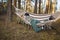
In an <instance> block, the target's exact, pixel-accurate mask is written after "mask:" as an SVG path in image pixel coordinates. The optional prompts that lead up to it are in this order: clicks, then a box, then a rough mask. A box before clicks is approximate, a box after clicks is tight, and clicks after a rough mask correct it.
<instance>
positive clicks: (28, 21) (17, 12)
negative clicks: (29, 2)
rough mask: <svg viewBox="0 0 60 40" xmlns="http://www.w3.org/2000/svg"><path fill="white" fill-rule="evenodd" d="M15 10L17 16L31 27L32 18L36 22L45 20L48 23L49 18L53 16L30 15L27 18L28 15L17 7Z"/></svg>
mask: <svg viewBox="0 0 60 40" xmlns="http://www.w3.org/2000/svg"><path fill="white" fill-rule="evenodd" d="M15 10H16V12H15V14H16V15H17V16H19V17H20V18H21V19H22V20H23V21H24V22H25V23H26V24H29V25H31V24H30V21H31V18H32V19H34V20H39V21H44V20H47V21H48V20H49V17H50V16H51V15H43V14H38V15H37V14H36V15H35V14H29V15H30V16H29V17H27V16H25V15H24V14H25V13H26V12H25V11H22V10H20V9H18V8H16V7H15Z"/></svg>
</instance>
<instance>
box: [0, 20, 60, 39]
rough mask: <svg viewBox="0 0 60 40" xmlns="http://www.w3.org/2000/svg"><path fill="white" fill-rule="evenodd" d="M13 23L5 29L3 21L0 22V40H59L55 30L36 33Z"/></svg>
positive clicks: (59, 36) (59, 37)
mask: <svg viewBox="0 0 60 40" xmlns="http://www.w3.org/2000/svg"><path fill="white" fill-rule="evenodd" d="M15 21H16V20H15ZM15 21H13V22H11V23H10V24H9V26H8V27H7V26H5V24H4V21H1V20H0V40H60V35H59V34H56V33H57V32H56V31H55V30H46V31H45V30H42V31H40V32H39V33H36V32H35V31H34V30H33V29H28V27H25V26H24V25H22V24H17V23H16V22H15Z"/></svg>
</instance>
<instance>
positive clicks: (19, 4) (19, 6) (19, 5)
mask: <svg viewBox="0 0 60 40" xmlns="http://www.w3.org/2000/svg"><path fill="white" fill-rule="evenodd" d="M18 8H19V9H20V8H21V0H18Z"/></svg>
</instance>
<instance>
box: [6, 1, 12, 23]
mask: <svg viewBox="0 0 60 40" xmlns="http://www.w3.org/2000/svg"><path fill="white" fill-rule="evenodd" d="M7 18H8V19H7V21H8V22H11V20H12V0H8V2H7Z"/></svg>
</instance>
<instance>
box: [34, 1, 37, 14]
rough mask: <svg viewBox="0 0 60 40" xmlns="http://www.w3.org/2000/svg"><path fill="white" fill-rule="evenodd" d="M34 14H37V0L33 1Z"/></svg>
mask: <svg viewBox="0 0 60 40" xmlns="http://www.w3.org/2000/svg"><path fill="white" fill-rule="evenodd" d="M34 13H35V14H37V0H35V6H34Z"/></svg>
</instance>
